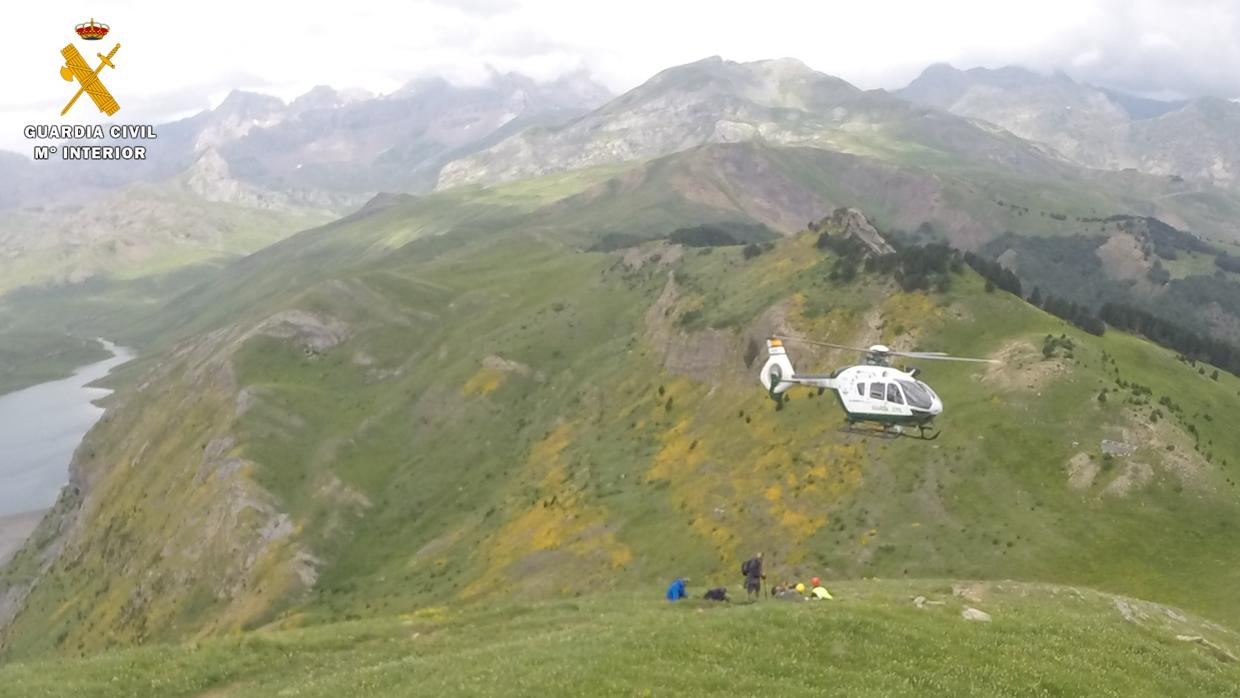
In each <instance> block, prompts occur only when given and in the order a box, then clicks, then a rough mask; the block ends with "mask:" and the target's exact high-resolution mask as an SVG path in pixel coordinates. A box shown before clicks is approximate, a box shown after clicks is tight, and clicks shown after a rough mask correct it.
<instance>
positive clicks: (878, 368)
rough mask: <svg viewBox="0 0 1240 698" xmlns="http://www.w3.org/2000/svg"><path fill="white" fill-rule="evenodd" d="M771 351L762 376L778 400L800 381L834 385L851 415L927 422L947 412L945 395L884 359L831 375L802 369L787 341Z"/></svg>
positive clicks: (861, 418)
mask: <svg viewBox="0 0 1240 698" xmlns="http://www.w3.org/2000/svg"><path fill="white" fill-rule="evenodd" d="M767 346H768V351H769V352H770V357H769V358H768V359H767V361H766V364H764V365H763V367H762V373H761V375H760V376H759V380H761V381H762V385H763V387H765V388H766V389H767V390H768V391H769V392H770V394H771V397H773V398H775V399H776V400H779V399H781V396H782V395H783V393H784V392H786V391H787V390H788V389H789V388H792V387H793V386H796V385H803V386H807V387H817V388H825V389H828V390H834V391H835V393H836V396H837V397H838V398H839V401H840V405H841V406H842V407H843V408H844V411H845V412H846V413H847V415H848V419H849V421H861V422H879V423H884V424H926V423H928V422H930V421H931V420H933V419H934V418H935V417H936V416H937V415H939V414H941V413H942V412H943V401H942V400H941V399H939V396H938V395H936V394H935V392H934V390H933V389H931V388H930V386H929V385H926V384H925V383H923V382H922V381H919V380H917V378H916V377H915V376H914V374H913V373H912V372H908V371H902V370H900V369H897V368H894V367H892V366H886V365H882V364H861V365H856V366H849V367H847V368H844V369H841V370H839V371H836V372H834V373H832V374H831V375H810V374H798V373H797V372H796V371H795V370H794V369H793V368H792V362H791V361H790V360H789V359H788V354H787V351H786V350H785V349H784V347H783V343H782V342H780V341H779V340H776V339H773V340H770V341H769V342H768V343H767Z"/></svg>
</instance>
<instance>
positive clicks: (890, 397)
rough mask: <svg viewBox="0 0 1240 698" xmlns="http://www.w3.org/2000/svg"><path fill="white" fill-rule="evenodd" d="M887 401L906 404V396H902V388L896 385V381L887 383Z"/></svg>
mask: <svg viewBox="0 0 1240 698" xmlns="http://www.w3.org/2000/svg"><path fill="white" fill-rule="evenodd" d="M887 402H894V403H896V404H897V405H903V404H904V398H903V397H901V396H900V389H899V388H897V387H896V384H895V383H888V384H887Z"/></svg>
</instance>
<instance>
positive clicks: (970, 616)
mask: <svg viewBox="0 0 1240 698" xmlns="http://www.w3.org/2000/svg"><path fill="white" fill-rule="evenodd" d="M960 617H961V618H964V619H965V620H971V621H976V622H979V623H989V622H990V620H991V618H990V614H989V613H987V612H985V611H979V610H978V609H976V608H972V607H970V608H966V609H964V610H963V611H961V612H960Z"/></svg>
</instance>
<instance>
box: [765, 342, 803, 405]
mask: <svg viewBox="0 0 1240 698" xmlns="http://www.w3.org/2000/svg"><path fill="white" fill-rule="evenodd" d="M766 350H767V354H768V356H767V359H766V363H765V364H763V365H762V372H761V373H760V374H759V375H758V380H760V381H762V387H764V388H766V389H767V392H769V393H770V394H771V399H772V400H776V401H778V400H780V396H781V395H783V393H784V391H786V390H788V388H791V387H792V386H793V385H795V383H793V382H792V381H790V380H787V379H789V378H791V377H792V376H793V375H794V374H795V371H794V370H793V369H792V361H791V360H790V359H789V358H788V352H787V350H785V349H784V343H783V342H782V341H781V340H779V339H775V338H772V339H768V340H766Z"/></svg>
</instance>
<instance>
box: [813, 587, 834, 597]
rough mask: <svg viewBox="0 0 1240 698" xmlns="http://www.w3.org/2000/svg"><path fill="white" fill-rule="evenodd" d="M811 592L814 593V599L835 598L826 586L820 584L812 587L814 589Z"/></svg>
mask: <svg viewBox="0 0 1240 698" xmlns="http://www.w3.org/2000/svg"><path fill="white" fill-rule="evenodd" d="M811 593H812V594H813V595H814V598H815V599H834V598H835V597H834V596H832V595H831V592H829V591H827V589H826V587H821V586H817V587H814V591H813V592H811Z"/></svg>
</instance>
